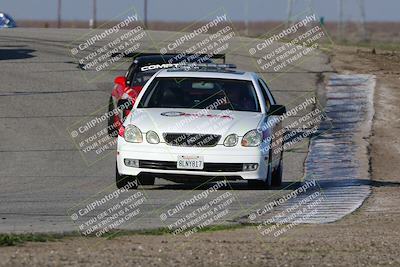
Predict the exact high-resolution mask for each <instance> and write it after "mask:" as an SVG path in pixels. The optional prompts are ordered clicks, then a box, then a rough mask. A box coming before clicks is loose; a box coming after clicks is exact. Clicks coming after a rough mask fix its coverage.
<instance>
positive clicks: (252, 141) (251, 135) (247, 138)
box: [242, 130, 262, 146]
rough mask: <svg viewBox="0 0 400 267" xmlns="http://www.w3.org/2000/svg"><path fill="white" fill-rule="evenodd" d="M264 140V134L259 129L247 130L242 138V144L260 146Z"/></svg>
mask: <svg viewBox="0 0 400 267" xmlns="http://www.w3.org/2000/svg"><path fill="white" fill-rule="evenodd" d="M261 141H262V134H261V133H260V132H259V131H257V130H251V131H249V132H247V133H246V134H245V135H244V136H243V138H242V146H259V145H260V144H261Z"/></svg>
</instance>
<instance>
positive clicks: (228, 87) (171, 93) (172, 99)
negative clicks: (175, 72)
mask: <svg viewBox="0 0 400 267" xmlns="http://www.w3.org/2000/svg"><path fill="white" fill-rule="evenodd" d="M138 107H139V108H191V109H204V108H209V109H217V110H227V109H230V110H236V111H250V112H260V105H259V102H258V99H257V95H256V91H255V89H254V87H253V83H252V82H251V81H244V80H231V79H215V78H156V79H154V80H153V81H152V83H151V84H150V86H149V87H148V89H147V90H146V92H145V93H144V95H143V97H142V98H141V100H140V103H139V104H138Z"/></svg>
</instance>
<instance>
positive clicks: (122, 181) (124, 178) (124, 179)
mask: <svg viewBox="0 0 400 267" xmlns="http://www.w3.org/2000/svg"><path fill="white" fill-rule="evenodd" d="M129 182H131V183H133V185H131V186H130V187H129V189H137V188H138V182H137V181H136V176H131V175H120V174H119V172H118V167H117V166H115V185H116V186H117V188H118V189H121V188H123V187H125V186H127V185H128V183H129Z"/></svg>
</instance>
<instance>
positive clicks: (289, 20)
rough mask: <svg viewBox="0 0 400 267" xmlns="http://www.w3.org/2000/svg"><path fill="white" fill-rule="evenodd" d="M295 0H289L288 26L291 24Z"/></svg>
mask: <svg viewBox="0 0 400 267" xmlns="http://www.w3.org/2000/svg"><path fill="white" fill-rule="evenodd" d="M293 1H294V0H288V7H287V20H286V26H289V24H290V23H291V21H292V8H293Z"/></svg>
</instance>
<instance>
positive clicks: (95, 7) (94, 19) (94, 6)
mask: <svg viewBox="0 0 400 267" xmlns="http://www.w3.org/2000/svg"><path fill="white" fill-rule="evenodd" d="M92 20H93V25H92V28H96V23H97V1H96V0H93V14H92Z"/></svg>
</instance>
